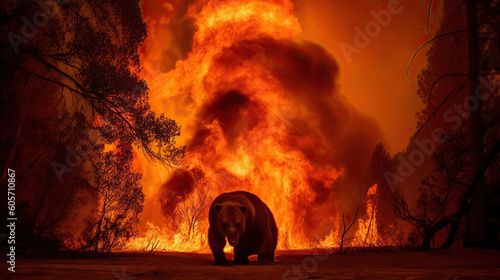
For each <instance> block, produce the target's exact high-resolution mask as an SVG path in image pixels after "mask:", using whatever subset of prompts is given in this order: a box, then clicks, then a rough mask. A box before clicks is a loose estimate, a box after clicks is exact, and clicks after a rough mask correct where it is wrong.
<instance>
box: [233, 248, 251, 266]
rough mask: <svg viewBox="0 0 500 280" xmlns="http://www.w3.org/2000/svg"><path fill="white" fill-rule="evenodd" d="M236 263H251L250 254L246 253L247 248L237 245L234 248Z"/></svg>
mask: <svg viewBox="0 0 500 280" xmlns="http://www.w3.org/2000/svg"><path fill="white" fill-rule="evenodd" d="M234 263H235V264H250V260H249V259H248V254H246V250H245V249H243V248H242V247H239V246H236V247H235V248H234Z"/></svg>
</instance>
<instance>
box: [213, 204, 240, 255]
mask: <svg viewBox="0 0 500 280" xmlns="http://www.w3.org/2000/svg"><path fill="white" fill-rule="evenodd" d="M215 209H216V210H217V222H218V224H217V226H218V227H219V231H220V232H222V234H224V236H226V238H227V241H228V242H229V245H231V246H233V247H234V246H236V245H237V244H238V241H239V239H240V237H241V236H242V235H243V233H244V232H245V223H246V213H247V210H248V207H247V206H246V205H242V204H233V203H231V204H226V203H224V204H216V205H215Z"/></svg>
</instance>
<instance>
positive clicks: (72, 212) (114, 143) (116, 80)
mask: <svg viewBox="0 0 500 280" xmlns="http://www.w3.org/2000/svg"><path fill="white" fill-rule="evenodd" d="M138 3H139V1H137V0H123V1H121V0H120V1H118V0H112V1H103V0H74V1H66V0H59V1H29V0H7V1H4V2H3V3H2V6H1V7H0V21H1V22H2V24H1V25H0V38H1V39H0V63H1V64H2V67H1V68H0V82H1V83H2V85H4V87H3V90H2V92H1V93H0V123H1V124H2V128H3V130H2V134H1V135H0V144H1V147H0V168H1V170H2V176H5V174H6V172H5V170H6V168H12V167H15V168H16V169H18V174H22V184H20V185H19V189H18V190H19V192H20V193H22V194H23V195H22V196H20V197H23V198H25V201H24V202H22V203H23V205H24V206H26V207H27V209H25V210H23V212H22V213H23V215H26V216H25V218H26V219H24V217H19V218H20V220H22V221H23V223H24V224H23V227H22V228H24V227H26V228H27V229H28V230H26V231H24V230H22V231H21V232H22V233H23V234H24V233H26V238H23V239H21V240H26V241H30V242H32V241H34V240H37V241H35V242H36V243H39V244H42V243H44V242H43V240H46V238H51V237H53V236H56V237H57V238H60V237H62V236H63V235H64V236H66V237H67V234H68V232H69V230H67V229H68V228H70V227H72V228H74V229H73V232H72V233H73V234H75V232H76V231H78V230H80V231H81V228H79V226H81V225H78V221H80V220H82V219H83V217H82V216H83V215H85V214H88V212H89V211H90V209H89V208H90V207H83V206H84V205H87V206H92V205H90V204H89V203H90V202H89V201H90V198H92V197H94V198H95V201H101V200H105V199H106V197H109V196H111V197H114V199H118V197H117V195H121V196H123V197H122V198H120V199H119V200H120V201H121V200H125V201H127V200H129V199H132V198H131V197H130V196H129V194H127V192H125V191H124V190H123V191H117V188H118V186H117V185H115V184H113V183H111V182H109V180H108V179H106V178H102V177H99V176H101V175H100V174H99V173H95V174H94V172H93V171H94V170H93V169H92V168H91V167H92V166H94V165H95V164H96V163H99V162H101V161H104V162H106V163H107V166H108V167H107V168H109V169H113V168H115V169H116V168H120V169H123V168H131V165H130V164H128V163H127V162H126V160H128V161H131V160H132V158H131V151H132V145H136V146H137V147H138V148H140V149H141V150H142V151H143V153H144V155H145V156H146V157H147V158H148V159H150V160H152V161H155V162H160V163H161V164H163V165H165V166H167V167H169V166H173V165H176V164H177V162H178V159H179V158H180V157H182V156H183V154H184V149H185V147H177V146H176V144H175V140H174V139H175V136H178V135H179V134H180V127H179V126H178V125H177V124H176V122H175V121H173V120H170V119H168V118H167V117H165V116H164V115H160V116H157V115H156V114H155V113H154V112H152V111H151V110H150V105H149V104H148V87H147V85H146V83H145V81H144V80H142V79H141V78H140V76H139V71H140V70H141V68H140V65H139V51H140V47H141V44H142V42H143V40H144V38H145V36H146V30H147V29H146V26H145V24H144V22H143V21H142V15H141V11H140V8H139V5H138ZM96 131H97V132H98V133H97V135H98V139H94V140H95V141H96V143H95V145H94V144H93V146H92V149H91V150H92V151H91V153H89V154H87V153H85V156H81V155H80V154H78V153H77V154H76V155H75V154H74V152H75V150H76V149H77V148H78V147H79V144H80V143H81V141H87V140H86V139H87V138H88V137H87V136H86V135H85V134H90V135H96V133H95V132H96ZM94 138H95V137H94ZM104 144H106V145H109V146H110V147H119V149H120V151H117V152H118V153H129V154H130V156H127V157H122V158H120V159H118V158H116V159H111V158H110V157H116V156H117V154H116V153H115V154H114V155H113V156H111V155H108V154H106V153H104ZM70 150H71V151H70ZM68 157H69V158H72V159H73V160H74V159H75V158H77V160H76V162H77V163H78V164H74V166H70V165H68V164H67V161H66V158H68ZM125 159H126V160H125ZM54 164H56V166H57V168H53V166H54ZM112 164H120V165H122V167H116V166H115V167H113V166H111V165H112ZM57 170H59V171H61V172H57ZM123 172H124V173H123V174H128V175H127V176H124V178H118V177H117V178H116V179H120V181H117V182H116V184H119V182H123V180H125V179H126V180H127V182H129V183H130V184H131V185H130V191H131V193H132V194H133V197H134V198H135V199H138V201H140V197H141V195H140V188H138V187H137V185H135V181H134V180H135V179H134V178H135V177H134V176H135V175H137V174H135V173H134V172H132V171H130V170H128V171H126V170H125V169H123ZM132 174H135V175H134V176H133V175H132ZM120 186H122V185H120ZM106 188H110V189H109V192H111V194H107V191H108V190H106ZM96 190H99V191H97V192H96ZM138 190H139V191H138ZM92 195H93V196H92ZM130 195H131V194H130ZM100 196H102V197H100ZM20 203H21V201H20ZM107 205H109V203H108V204H107ZM131 205H133V209H132V210H133V211H132V210H130V209H129V210H128V211H125V210H123V211H124V212H126V213H129V214H130V213H132V212H134V211H135V212H140V211H139V208H138V206H137V205H136V204H131ZM101 206H102V205H101ZM78 208H79V209H78ZM77 209H78V210H79V211H78V213H77V211H76V210H77ZM101 210H102V209H100V210H99V209H98V210H96V211H97V212H99V213H101V212H102V211H101ZM116 211H118V210H116ZM135 212H134V213H135ZM94 214H95V213H94ZM2 215H5V213H4V211H2ZM130 215H132V214H130ZM76 216H77V217H76ZM106 217H107V216H106ZM73 218H75V221H74V222H73V221H72V219H73ZM76 218H77V219H76ZM103 219H104V218H103ZM106 219H107V220H106ZM106 219H105V220H102V224H104V225H106V226H111V227H114V226H115V223H117V222H120V224H116V226H117V228H119V229H120V230H122V231H121V232H115V233H114V234H115V235H114V236H113V237H110V238H115V237H116V236H119V235H123V234H125V233H126V234H128V233H130V232H132V231H131V230H129V226H131V222H130V221H132V220H133V219H132V218H131V217H129V216H123V217H122V219H108V218H106ZM99 228H100V230H103V231H105V230H108V229H107V228H105V227H104V226H102V225H101V226H100V227H99ZM97 236H98V239H99V238H100V239H99V242H101V243H99V244H100V245H99V246H98V248H99V250H101V249H102V250H108V248H109V246H110V245H109V244H111V246H113V244H114V243H113V242H115V241H113V240H105V241H103V239H102V238H103V237H102V236H101V235H97ZM65 239H66V240H65V241H71V240H69V238H65ZM66 244H68V243H67V242H66ZM102 244H106V245H105V246H103V245H102ZM106 246H107V247H106ZM69 247H71V246H69Z"/></svg>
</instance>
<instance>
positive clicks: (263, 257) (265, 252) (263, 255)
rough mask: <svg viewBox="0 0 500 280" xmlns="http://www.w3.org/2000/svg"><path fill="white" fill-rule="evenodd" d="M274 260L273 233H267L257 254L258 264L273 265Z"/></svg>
mask: <svg viewBox="0 0 500 280" xmlns="http://www.w3.org/2000/svg"><path fill="white" fill-rule="evenodd" d="M273 262H274V250H273V238H272V235H271V233H268V234H265V235H264V236H263V239H262V243H261V245H260V248H259V253H258V254H257V264H258V265H271V264H272V263H273Z"/></svg>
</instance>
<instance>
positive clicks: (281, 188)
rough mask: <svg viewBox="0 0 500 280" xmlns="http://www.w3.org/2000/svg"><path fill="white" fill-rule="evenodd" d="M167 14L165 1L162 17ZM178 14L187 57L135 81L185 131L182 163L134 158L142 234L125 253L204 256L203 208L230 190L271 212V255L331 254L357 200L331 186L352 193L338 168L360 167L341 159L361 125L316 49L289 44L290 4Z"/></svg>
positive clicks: (371, 232) (368, 234) (293, 22)
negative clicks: (185, 22)
mask: <svg viewBox="0 0 500 280" xmlns="http://www.w3.org/2000/svg"><path fill="white" fill-rule="evenodd" d="M172 2H173V3H174V4H172ZM175 3H177V2H176V1H165V5H167V4H168V5H169V6H168V5H167V6H168V7H170V8H171V9H175ZM187 15H188V17H189V18H191V19H192V20H193V22H194V24H195V26H196V31H195V33H194V36H193V44H192V49H191V51H190V52H189V54H188V55H187V57H186V58H185V59H181V60H179V61H177V62H176V63H175V69H173V70H171V71H169V72H167V73H161V74H158V75H155V77H153V75H151V74H148V73H145V74H144V78H145V79H147V81H148V84H149V85H150V87H151V91H150V103H151V104H152V108H153V109H154V110H155V111H156V112H158V113H165V114H167V115H168V117H169V118H172V119H174V120H176V121H177V122H179V123H180V124H181V125H182V137H181V138H180V142H181V143H179V144H181V145H184V144H185V145H187V150H186V155H185V157H184V159H183V160H182V162H181V165H180V167H179V168H178V169H177V170H174V171H170V172H168V171H165V169H164V168H163V167H161V166H151V164H150V163H149V162H148V161H147V160H146V159H144V158H143V157H142V156H141V155H140V153H137V157H136V168H137V169H138V170H139V171H141V172H143V174H144V178H143V182H142V183H143V186H144V193H145V196H146V202H145V208H144V213H143V215H142V220H143V221H144V222H145V223H144V224H143V225H142V226H141V227H140V234H139V237H137V238H135V239H133V240H131V241H130V242H129V243H128V245H127V247H126V248H125V250H138V251H141V250H142V251H148V250H152V249H151V248H152V247H154V249H155V250H169V251H196V252H209V248H208V243H207V235H206V233H207V228H208V220H207V219H206V216H207V213H208V206H209V204H210V202H211V201H212V199H213V198H214V197H215V196H217V195H218V194H220V193H223V192H229V191H234V190H247V191H249V192H252V193H255V194H256V195H258V196H259V197H260V198H261V199H262V200H263V201H264V202H265V203H266V204H267V205H268V206H269V208H270V209H271V211H272V212H273V214H274V216H275V218H276V222H277V225H278V229H279V237H278V249H279V250H291V249H310V248H314V247H333V246H337V245H338V242H339V230H341V229H340V217H341V213H342V211H343V210H344V209H346V208H349V207H351V206H352V204H354V203H355V200H354V199H352V198H353V197H356V195H345V194H342V195H340V194H339V193H336V192H335V191H333V190H332V188H331V186H333V185H334V184H338V185H339V186H341V187H342V188H348V187H351V188H355V186H353V182H354V181H353V180H348V179H345V175H350V176H353V175H352V174H346V173H349V172H351V173H352V170H353V167H349V166H352V164H351V165H349V164H347V163H346V162H348V161H354V160H358V161H359V162H363V160H362V158H363V157H360V159H354V160H353V159H346V157H345V156H344V152H343V151H339V150H342V149H343V148H342V147H340V146H342V145H347V144H346V143H349V142H350V140H349V139H350V138H349V137H354V136H360V135H357V134H356V133H358V132H357V131H356V130H353V129H352V128H351V127H352V126H358V125H359V124H360V123H361V124H363V117H362V116H361V115H360V114H359V113H358V112H357V111H356V110H355V109H354V108H352V107H351V106H350V105H349V104H348V103H347V102H346V101H345V98H344V97H343V96H342V95H341V94H340V93H338V90H337V89H336V85H335V76H336V75H337V72H338V66H337V65H336V63H335V61H334V60H333V59H332V58H331V57H330V56H329V55H328V54H327V53H326V51H324V50H322V49H321V48H320V47H318V46H315V45H313V44H311V43H296V42H294V38H295V37H296V36H297V35H299V34H300V32H301V28H300V24H299V23H298V20H297V18H296V17H295V15H294V10H293V4H292V3H291V2H290V1H288V0H261V1H257V0H227V1H222V0H209V1H195V2H194V3H193V4H191V5H190V6H189V9H188V12H187ZM145 18H146V21H147V22H148V21H149V23H152V22H153V21H155V22H157V21H158V19H152V18H148V15H145ZM152 26H154V25H152ZM155 28H158V27H155ZM150 32H151V29H150ZM155 38H156V37H155V35H154V34H151V38H150V40H154V39H155ZM156 39H157V38H156ZM148 52H150V53H148ZM160 58H161V50H160V49H159V48H153V47H152V48H149V49H147V50H146V51H145V54H143V62H144V63H145V64H146V66H148V65H154V64H155V63H157V61H156V60H158V59H160ZM340 116H342V117H340ZM341 118H342V119H341ZM370 125H371V124H370ZM330 126H331V127H330ZM369 128H370V126H369V125H365V127H363V128H357V129H366V131H369ZM368 133H369V132H367V134H368ZM346 135H347V136H346ZM353 139H354V138H353ZM370 144H371V143H370ZM367 145H368V144H367ZM360 146H361V145H360ZM359 149H360V150H362V147H360V148H359ZM352 157H356V155H352ZM344 166H347V167H344ZM341 179H342V180H344V181H345V182H340V181H341ZM339 188H340V187H339ZM376 192H377V186H376V185H375V186H373V187H372V188H370V190H369V192H368V200H367V207H366V208H367V217H368V218H367V219H366V220H363V219H359V221H358V223H359V227H358V231H357V232H356V238H355V240H357V241H356V243H358V244H357V245H363V244H367V243H368V244H373V243H374V242H375V240H376V239H377V230H376V228H377V225H376V217H375V213H376V210H375V205H374V201H375V200H374V199H373V198H374V197H375V196H376ZM343 199H345V200H349V201H343ZM339 213H340V214H339ZM360 240H362V242H361V241H360Z"/></svg>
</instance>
